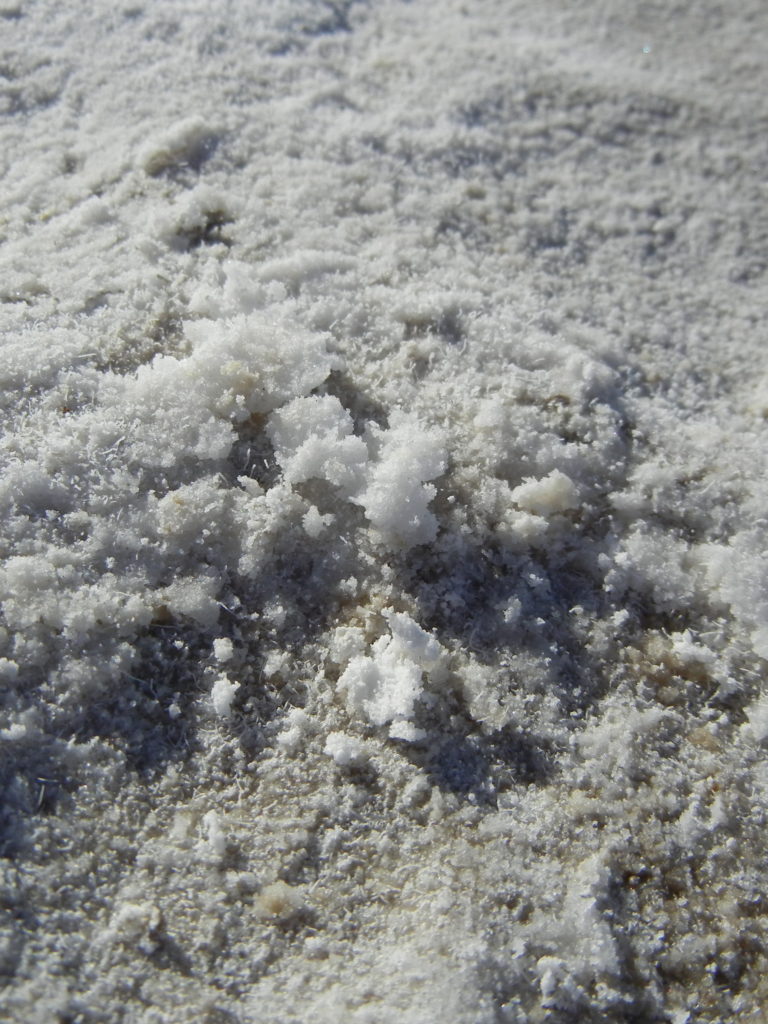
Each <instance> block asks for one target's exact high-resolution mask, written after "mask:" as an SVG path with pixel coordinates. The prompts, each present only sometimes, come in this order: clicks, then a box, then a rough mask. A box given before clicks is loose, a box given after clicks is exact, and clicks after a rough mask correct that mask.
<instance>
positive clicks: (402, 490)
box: [354, 411, 445, 548]
mask: <svg viewBox="0 0 768 1024" xmlns="http://www.w3.org/2000/svg"><path fill="white" fill-rule="evenodd" d="M372 437H373V441H374V445H375V448H376V450H377V451H376V458H375V460H373V461H372V463H371V467H370V469H369V471H368V475H367V479H366V486H365V488H364V489H363V490H362V492H361V493H360V494H358V495H357V496H355V498H354V501H356V502H357V503H358V504H360V505H362V506H363V508H364V509H365V515H366V517H367V519H368V520H369V521H370V523H371V525H372V526H373V527H374V528H375V530H376V531H377V533H378V534H379V536H380V537H381V540H382V541H383V542H384V543H385V544H387V545H388V546H391V547H395V548H410V547H413V546H414V545H415V544H426V543H429V542H430V541H433V540H434V539H435V537H436V536H437V520H436V519H435V516H434V515H433V513H432V512H430V510H429V508H428V506H429V502H430V501H431V500H432V498H433V497H434V496H435V493H436V490H435V487H434V486H433V485H432V484H429V483H426V482H425V481H428V480H433V479H434V478H435V477H437V476H440V474H441V473H443V472H444V471H445V453H444V449H443V441H442V438H441V437H440V435H439V434H438V432H437V431H435V430H425V429H424V428H423V427H421V425H420V424H419V422H418V420H416V419H415V418H414V417H413V416H409V415H408V414H407V413H404V412H401V411H396V412H393V413H392V415H391V417H390V428H389V430H380V429H378V428H373V429H372Z"/></svg>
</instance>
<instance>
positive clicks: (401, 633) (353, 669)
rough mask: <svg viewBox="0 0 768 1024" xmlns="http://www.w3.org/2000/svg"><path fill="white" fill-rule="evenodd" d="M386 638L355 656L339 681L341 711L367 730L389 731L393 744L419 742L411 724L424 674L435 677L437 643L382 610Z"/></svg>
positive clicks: (440, 654) (440, 655) (406, 619)
mask: <svg viewBox="0 0 768 1024" xmlns="http://www.w3.org/2000/svg"><path fill="white" fill-rule="evenodd" d="M384 615H385V617H386V619H387V621H388V623H389V627H390V635H389V636H383V637H380V638H379V639H378V640H377V641H376V642H375V643H374V644H373V646H372V648H371V651H372V654H371V655H355V656H354V657H353V658H352V659H351V660H350V662H349V664H348V665H347V667H346V669H345V670H344V672H343V673H342V675H341V677H340V678H339V688H340V689H341V690H343V691H345V692H346V695H347V705H348V707H349V709H350V711H352V712H353V713H355V714H357V715H362V716H363V717H364V718H366V719H367V720H368V721H369V722H371V723H372V724H373V725H389V734H390V736H391V737H393V738H397V739H408V740H416V739H420V738H421V737H422V736H423V732H422V731H421V730H419V729H417V728H416V727H415V726H414V725H413V723H412V721H411V720H412V718H413V716H414V713H415V708H416V703H417V701H419V700H420V699H421V697H422V695H423V691H424V683H423V676H424V673H425V672H427V673H430V674H433V675H436V676H437V678H438V679H439V677H440V672H439V669H440V668H441V667H442V663H443V659H444V654H445V652H444V651H443V648H442V647H441V646H440V644H439V643H438V641H437V640H436V639H435V638H434V637H433V636H431V635H430V634H429V633H427V632H425V630H423V629H422V628H421V627H420V626H419V625H418V623H416V622H414V620H413V619H412V618H411V617H410V616H409V615H407V614H405V613H404V612H395V611H394V610H392V609H387V610H385V612H384Z"/></svg>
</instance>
